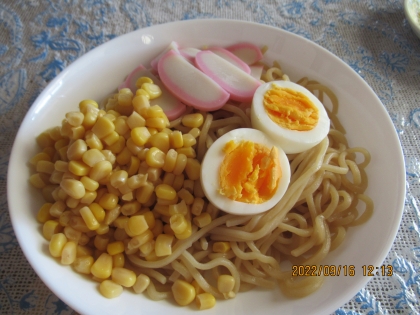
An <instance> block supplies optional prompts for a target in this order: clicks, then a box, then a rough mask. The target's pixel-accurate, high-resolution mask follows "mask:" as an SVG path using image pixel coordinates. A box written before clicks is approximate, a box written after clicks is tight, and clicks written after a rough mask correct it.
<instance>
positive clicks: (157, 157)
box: [146, 147, 165, 168]
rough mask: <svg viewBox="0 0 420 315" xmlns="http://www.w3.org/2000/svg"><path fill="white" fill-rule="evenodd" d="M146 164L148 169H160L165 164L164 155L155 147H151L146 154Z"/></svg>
mask: <svg viewBox="0 0 420 315" xmlns="http://www.w3.org/2000/svg"><path fill="white" fill-rule="evenodd" d="M146 163H147V165H149V166H150V167H155V168H161V167H162V166H163V165H164V164H165V153H164V152H162V151H161V150H160V149H159V148H157V147H152V148H150V149H149V150H148V151H147V152H146Z"/></svg>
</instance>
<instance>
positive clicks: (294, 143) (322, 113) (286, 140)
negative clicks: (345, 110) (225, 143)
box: [251, 81, 330, 154]
mask: <svg viewBox="0 0 420 315" xmlns="http://www.w3.org/2000/svg"><path fill="white" fill-rule="evenodd" d="M273 85H277V86H280V87H284V88H288V89H292V90H294V91H297V92H300V93H303V94H304V95H305V96H307V97H308V98H309V100H310V101H311V102H312V103H313V104H314V105H315V106H316V107H317V108H318V111H319V120H318V123H317V124H316V126H315V127H314V128H313V129H312V130H307V131H299V130H291V129H287V128H284V127H282V126H279V125H277V124H276V123H275V122H274V121H272V120H271V118H270V117H269V116H268V114H267V112H266V111H265V109H264V103H263V100H264V95H265V93H266V92H267V91H268V90H270V89H271V88H272V87H273ZM251 123H252V127H253V128H255V129H258V130H261V131H262V132H264V133H266V134H267V135H268V136H269V137H271V138H272V139H273V141H275V143H277V144H278V145H279V146H280V147H282V149H283V150H284V152H286V154H293V153H300V152H303V151H306V150H309V149H310V148H312V147H314V146H315V145H317V144H318V143H320V142H321V141H322V139H324V138H325V137H326V136H327V134H328V132H329V130H330V119H329V118H328V114H327V112H326V110H325V108H324V105H323V104H322V103H321V102H320V101H319V100H318V98H317V97H316V96H315V95H313V94H312V93H311V92H309V91H308V90H307V89H306V88H304V87H303V86H301V85H299V84H296V83H293V82H290V81H273V82H268V83H265V84H263V85H261V86H260V87H259V88H258V89H257V90H256V91H255V94H254V97H253V100H252V107H251Z"/></svg>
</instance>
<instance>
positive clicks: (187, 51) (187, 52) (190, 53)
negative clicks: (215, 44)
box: [179, 47, 201, 63]
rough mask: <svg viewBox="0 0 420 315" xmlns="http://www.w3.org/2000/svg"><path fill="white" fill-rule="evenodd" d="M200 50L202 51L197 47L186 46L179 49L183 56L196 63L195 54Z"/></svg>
mask: <svg viewBox="0 0 420 315" xmlns="http://www.w3.org/2000/svg"><path fill="white" fill-rule="evenodd" d="M200 51H201V50H200V49H197V48H194V47H185V48H181V49H179V53H180V54H181V56H182V57H184V58H185V59H187V60H188V61H189V62H191V63H194V59H195V56H196V55H197V53H199V52H200Z"/></svg>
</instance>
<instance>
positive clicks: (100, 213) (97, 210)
mask: <svg viewBox="0 0 420 315" xmlns="http://www.w3.org/2000/svg"><path fill="white" fill-rule="evenodd" d="M88 207H89V209H90V211H92V214H93V216H94V217H95V219H96V220H97V221H98V222H99V223H100V222H102V221H104V220H105V214H106V213H105V210H104V208H102V207H101V206H100V205H99V204H98V203H96V202H93V203H91V204H90V205H89V206H88Z"/></svg>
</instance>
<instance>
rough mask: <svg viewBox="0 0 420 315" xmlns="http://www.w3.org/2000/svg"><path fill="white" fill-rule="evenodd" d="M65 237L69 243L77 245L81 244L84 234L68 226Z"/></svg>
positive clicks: (65, 229)
mask: <svg viewBox="0 0 420 315" xmlns="http://www.w3.org/2000/svg"><path fill="white" fill-rule="evenodd" d="M63 233H64V235H65V236H66V237H67V239H68V240H69V241H73V242H75V243H76V244H77V243H78V242H79V240H80V238H81V236H82V232H80V231H77V230H75V229H73V228H72V227H71V226H66V227H65V228H64V231H63Z"/></svg>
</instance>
